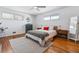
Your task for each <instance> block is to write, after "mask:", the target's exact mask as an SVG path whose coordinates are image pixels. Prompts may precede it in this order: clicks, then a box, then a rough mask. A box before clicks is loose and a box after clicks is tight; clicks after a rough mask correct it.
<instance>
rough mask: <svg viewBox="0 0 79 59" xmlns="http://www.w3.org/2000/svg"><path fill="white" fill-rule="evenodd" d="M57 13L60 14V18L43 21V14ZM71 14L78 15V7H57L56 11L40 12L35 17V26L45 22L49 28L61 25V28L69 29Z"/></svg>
mask: <svg viewBox="0 0 79 59" xmlns="http://www.w3.org/2000/svg"><path fill="white" fill-rule="evenodd" d="M55 14H58V15H59V16H60V19H58V20H51V21H45V20H43V18H44V17H45V16H49V15H55ZM72 16H79V7H77V6H76V7H66V8H63V9H58V10H56V11H53V10H52V11H50V12H47V13H43V14H40V15H38V16H37V17H36V25H37V26H36V27H40V26H41V25H40V24H46V25H47V26H49V27H50V29H52V28H53V26H55V25H56V26H58V27H59V28H60V27H61V28H62V29H66V30H68V29H69V23H70V17H72Z"/></svg>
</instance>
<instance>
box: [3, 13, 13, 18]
mask: <svg viewBox="0 0 79 59" xmlns="http://www.w3.org/2000/svg"><path fill="white" fill-rule="evenodd" d="M2 18H3V19H13V18H14V15H13V14H10V13H2Z"/></svg>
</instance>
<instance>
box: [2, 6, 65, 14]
mask: <svg viewBox="0 0 79 59" xmlns="http://www.w3.org/2000/svg"><path fill="white" fill-rule="evenodd" d="M3 7H4V8H8V9H11V10H16V11H20V12H24V13H28V14H33V15H38V14H41V13H45V12H48V11H52V10H56V9H60V8H63V7H64V6H63V7H62V6H46V8H39V11H38V10H36V9H34V8H33V7H34V6H3Z"/></svg>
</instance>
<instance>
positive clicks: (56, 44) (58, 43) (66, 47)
mask: <svg viewBox="0 0 79 59" xmlns="http://www.w3.org/2000/svg"><path fill="white" fill-rule="evenodd" d="M52 43H53V44H52V45H51V46H50V47H49V48H48V49H46V50H45V51H44V52H45V53H52V52H57V53H78V52H79V43H76V44H75V42H74V41H71V40H68V39H64V38H59V37H56V38H54V41H53V42H52Z"/></svg>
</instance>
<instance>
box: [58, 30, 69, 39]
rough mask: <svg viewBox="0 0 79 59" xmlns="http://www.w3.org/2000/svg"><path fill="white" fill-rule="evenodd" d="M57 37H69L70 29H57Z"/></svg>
mask: <svg viewBox="0 0 79 59" xmlns="http://www.w3.org/2000/svg"><path fill="white" fill-rule="evenodd" d="M57 37H62V38H68V30H62V29H58V30H57Z"/></svg>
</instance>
